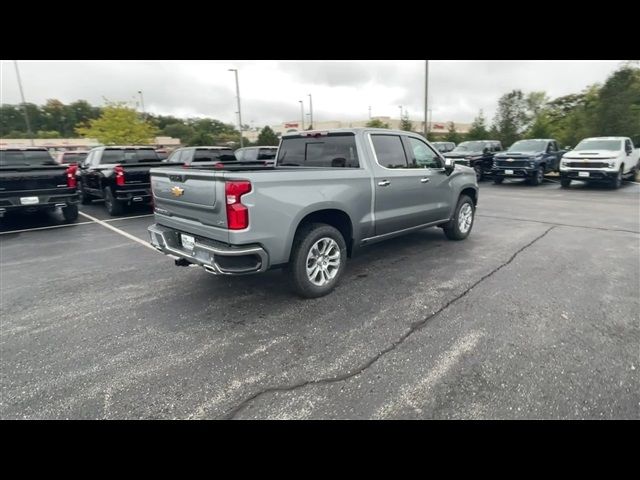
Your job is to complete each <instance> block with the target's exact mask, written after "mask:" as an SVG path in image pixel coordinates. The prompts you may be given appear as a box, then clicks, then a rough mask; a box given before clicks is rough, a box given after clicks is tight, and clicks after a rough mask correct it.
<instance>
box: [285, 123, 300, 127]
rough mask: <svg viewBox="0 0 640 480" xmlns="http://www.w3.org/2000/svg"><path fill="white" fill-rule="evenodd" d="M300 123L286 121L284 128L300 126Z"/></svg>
mask: <svg viewBox="0 0 640 480" xmlns="http://www.w3.org/2000/svg"><path fill="white" fill-rule="evenodd" d="M298 126H299V124H298V123H285V124H284V128H298Z"/></svg>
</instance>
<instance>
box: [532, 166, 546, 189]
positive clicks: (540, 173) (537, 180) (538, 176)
mask: <svg viewBox="0 0 640 480" xmlns="http://www.w3.org/2000/svg"><path fill="white" fill-rule="evenodd" d="M543 181H544V167H539V168H538V170H536V173H535V174H534V176H533V177H531V178H530V179H529V183H530V184H531V185H534V186H537V185H540V184H541V183H542V182H543Z"/></svg>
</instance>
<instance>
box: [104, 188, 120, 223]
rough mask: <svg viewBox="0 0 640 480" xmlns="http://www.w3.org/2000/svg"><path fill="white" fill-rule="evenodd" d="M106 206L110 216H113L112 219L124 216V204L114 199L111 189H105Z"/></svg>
mask: <svg viewBox="0 0 640 480" xmlns="http://www.w3.org/2000/svg"><path fill="white" fill-rule="evenodd" d="M104 205H105V207H107V212H109V215H111V216H112V217H115V216H116V215H120V214H122V211H123V205H122V202H120V201H118V200H116V199H115V198H114V197H113V193H112V192H111V189H110V188H109V187H106V188H105V189H104Z"/></svg>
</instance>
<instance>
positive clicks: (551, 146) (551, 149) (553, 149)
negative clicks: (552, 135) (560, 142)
mask: <svg viewBox="0 0 640 480" xmlns="http://www.w3.org/2000/svg"><path fill="white" fill-rule="evenodd" d="M557 151H558V149H557V148H556V144H555V142H549V145H548V146H547V153H554V152H557Z"/></svg>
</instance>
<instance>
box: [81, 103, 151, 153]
mask: <svg viewBox="0 0 640 480" xmlns="http://www.w3.org/2000/svg"><path fill="white" fill-rule="evenodd" d="M76 131H77V132H78V134H79V135H81V136H83V137H90V138H96V139H97V140H98V141H99V142H101V143H104V144H145V143H150V142H151V141H152V139H153V137H154V136H155V135H156V133H157V130H156V128H155V127H154V126H153V125H152V124H151V123H149V122H146V121H144V120H142V119H141V118H140V116H139V115H138V112H136V110H134V109H133V108H130V107H128V106H126V105H125V104H124V103H116V102H110V103H108V104H107V106H106V107H104V108H103V110H102V114H101V115H100V117H99V118H96V119H94V120H89V126H86V127H85V126H79V127H77V128H76Z"/></svg>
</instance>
